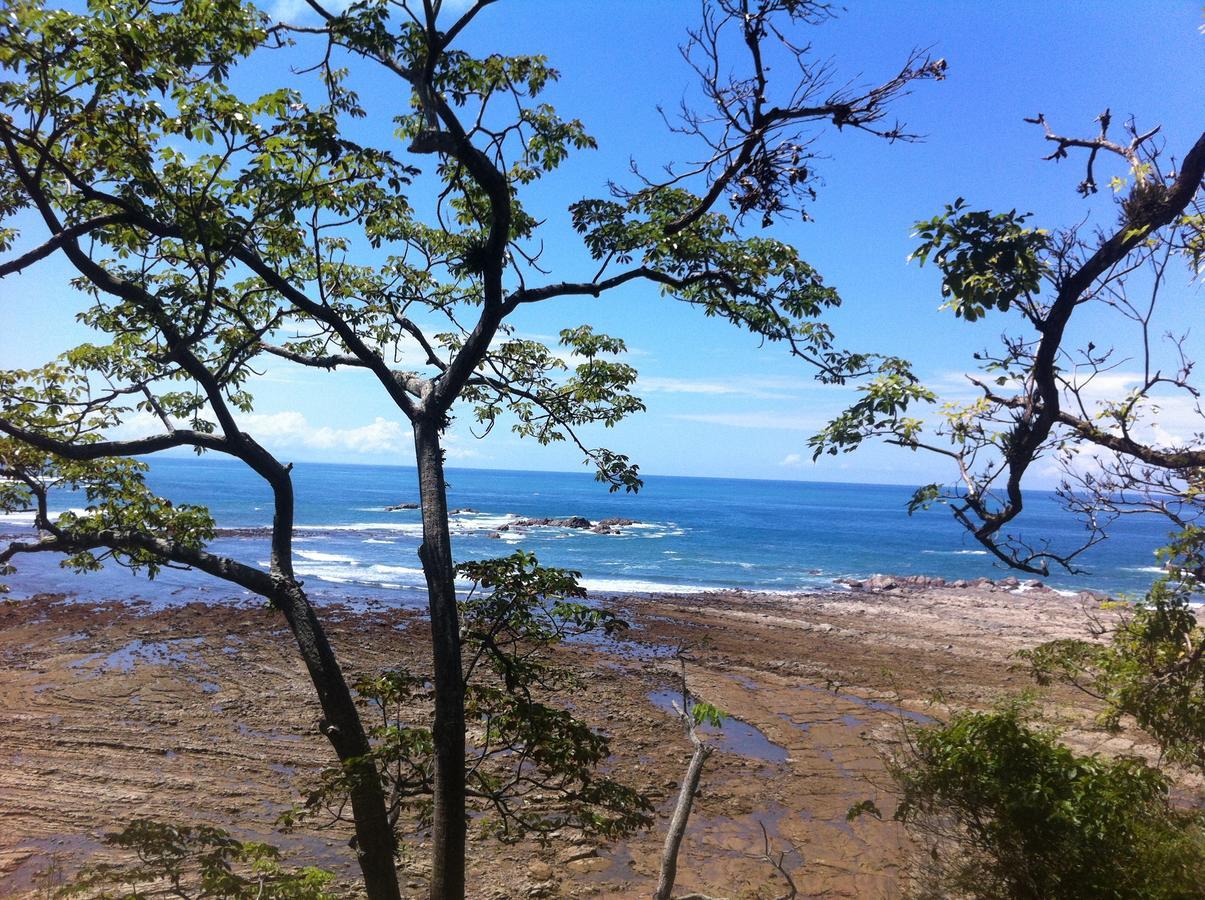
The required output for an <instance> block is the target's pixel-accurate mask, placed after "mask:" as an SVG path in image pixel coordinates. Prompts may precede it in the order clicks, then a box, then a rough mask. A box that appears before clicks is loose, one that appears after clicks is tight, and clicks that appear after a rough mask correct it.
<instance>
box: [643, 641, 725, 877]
mask: <svg viewBox="0 0 1205 900" xmlns="http://www.w3.org/2000/svg"><path fill="white" fill-rule="evenodd" d="M678 661H679V662H680V663H681V665H682V705H681V706H679V705H678V704H677V703H676V702H675V703H674V709H676V710H677V711H678V715H679V717H680V718H681V719H682V722H683V724H684V725H685V727H686V734H687V735H688V736H689V737H690V742H691V744H692V745H693V746H694V751H693V752H692V753H691V756H690V762H689V763H687V765H686V774H685V775H684V776H683V778H682V787H681V789H679V791H678V802H677V804H675V806H674V814H673V815H672V816H671V817H670V820H669V829H668V830H667V831H666V834H665V847H664V848H663V849H662V851H661V871H660V873H659V874H658V876H657V891H656V893H654V894H653V900H669V898H670V895H671V894H672V893H673V890H674V881H675V880H676V879H677V877H678V853H679V851H680V850H681V849H682V839H683V838H684V837H685V836H686V826H687V825H688V824H689V822H690V812H691V809H692V808H693V807H694V803H695V794H697V793H698V792H699V780H700V779H701V778H702V777H703V766H705V765H706V764H707V758H708V757H709V756H711V753H712V750H713V749H714V748H713V747H712V746H711V745H710V744H708V743H707V742H706V741H704V740H703V739H702V738H701V737H700V736H699V732H698V729H697V728H696V727H695V720H694V716H693V715H692V713H691V710H690V692H689V690H688V689H687V687H686V661H685V659H683V658H682V656H681V655H680V656H679V658H678Z"/></svg>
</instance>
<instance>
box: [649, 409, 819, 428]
mask: <svg viewBox="0 0 1205 900" xmlns="http://www.w3.org/2000/svg"><path fill="white" fill-rule="evenodd" d="M670 418H671V419H681V420H683V421H687V422H704V423H706V424H708V425H722V426H724V427H727V428H766V429H770V430H772V431H817V430H819V429H820V428H822V427H824V420H823V419H819V418H812V417H810V416H792V415H783V414H779V413H773V412H746V413H677V414H675V415H671V416H670Z"/></svg>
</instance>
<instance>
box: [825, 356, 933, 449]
mask: <svg viewBox="0 0 1205 900" xmlns="http://www.w3.org/2000/svg"><path fill="white" fill-rule="evenodd" d="M858 394H859V396H858V399H857V400H855V401H854V402H853V403H852V404H850V406H849V407H848V408H846V409H845V410H844V411H843V412H842V413H841V414H840V415H838V416H837V417H836V418H834V419H832V420H831V421H830V422H829V423H828V424H827V425H825V426H824V428H823V429H822V430H821V431H819V432H817V433H816V434H814V435H813V436H812V437H810V438H808V444H809V446H811V447H812V448H813V449H812V458H813V459H819V458H820V456H821V455H822V454H825V453H827V454H829V455H830V456H835V455H837V454H838V453H847V452H849V451H850V450H853V449H855V448H857V447H858V446H859V445H860V444H861V443H862V441H863V440H865V439H866V438H868V437H870V436H872V435H876V434H887V435H891V438H890V439H891V440H892V442H894V443H898V444H900V445H901V446H904V447H911V448H915V447H916V444H917V441H918V440H919V437H920V433H921V430H922V427H923V425H924V423H923V422H922V420H921V419H918V418H915V417H913V416H908V415H906V413H907V411H908V410H909V409H910V408H911V407H912V406H913V405H915V404H918V403H934V402H935V401H936V400H937V395H936V394H934V393H933V391H931V390H930V389H929V388H927V387H925V386H924V385H922V384H921V383H920V381H919V380H918V379H917V377H916V375H915V374H913V372H912V369H911V368H910V367H909V365H908V364H907V363H906V362H905V361H903V360H901V359H895V358H887V359H886V360H884V362H883V363H882V365H881V374H879V375H878V376H876V377H875V378H873V379H871V380H870V381H869V382H867V383H866V384H863V385H860V386H859V387H858Z"/></svg>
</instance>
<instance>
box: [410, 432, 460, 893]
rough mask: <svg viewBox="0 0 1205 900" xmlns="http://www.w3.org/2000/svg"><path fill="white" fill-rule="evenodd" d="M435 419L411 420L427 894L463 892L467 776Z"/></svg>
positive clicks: (450, 567) (457, 625) (443, 488)
mask: <svg viewBox="0 0 1205 900" xmlns="http://www.w3.org/2000/svg"><path fill="white" fill-rule="evenodd" d="M439 432H440V424H439V423H437V422H434V421H432V419H431V417H429V416H428V417H422V418H419V419H417V420H416V421H415V423H414V446H415V453H416V456H417V462H418V487H419V498H420V500H421V503H422V516H423V543H422V546H421V547H420V548H419V558H420V559H421V560H422V563H423V573H424V574H425V575H426V579H427V595H428V602H429V606H430V610H431V649H432V654H433V661H434V673H435V724H434V728H433V736H434V741H435V771H434V781H435V808H434V820H433V827H432V835H431V840H432V844H433V846H432V859H431V898H432V900H461V898H463V897H464V854H465V833H466V818H465V780H464V748H465V736H464V680H463V673H462V671H461V662H460V618H459V615H458V613H457V609H456V572H455V569H454V568H453V564H452V538H451V534H450V532H449V530H448V500H447V491H446V485H445V483H444V460H443V448H442V447H441V446H440V439H439V438H440V435H439Z"/></svg>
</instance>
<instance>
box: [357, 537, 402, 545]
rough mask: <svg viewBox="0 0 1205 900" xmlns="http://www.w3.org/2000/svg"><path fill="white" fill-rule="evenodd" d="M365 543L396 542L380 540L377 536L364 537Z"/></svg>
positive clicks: (393, 542)
mask: <svg viewBox="0 0 1205 900" xmlns="http://www.w3.org/2000/svg"><path fill="white" fill-rule="evenodd" d="M363 543H365V544H396V543H397V541H382V540H380V539H379V538H364V541H363Z"/></svg>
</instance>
